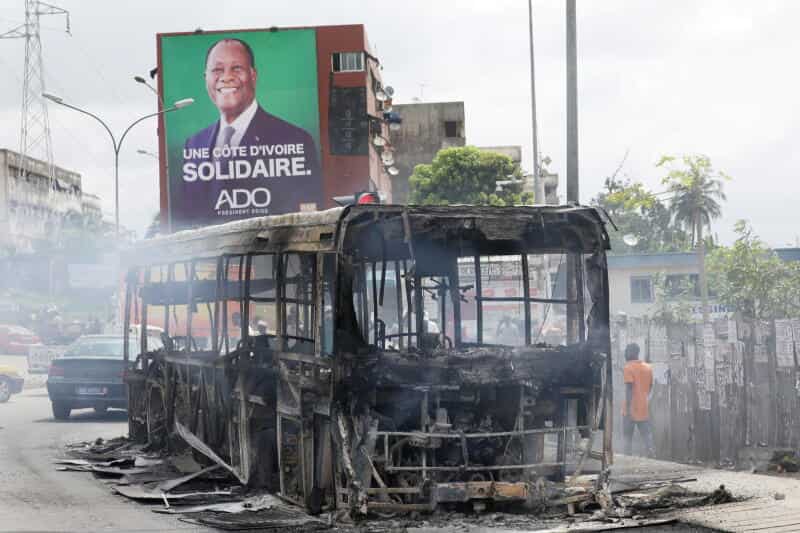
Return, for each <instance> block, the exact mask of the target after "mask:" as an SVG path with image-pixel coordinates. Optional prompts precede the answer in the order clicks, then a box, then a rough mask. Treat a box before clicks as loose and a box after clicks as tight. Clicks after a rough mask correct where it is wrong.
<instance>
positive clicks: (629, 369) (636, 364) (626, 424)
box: [622, 342, 655, 457]
mask: <svg viewBox="0 0 800 533" xmlns="http://www.w3.org/2000/svg"><path fill="white" fill-rule="evenodd" d="M625 360H626V361H627V362H626V363H625V369H624V370H623V372H622V375H623V378H624V381H625V403H624V404H623V406H622V427H623V431H624V433H625V454H626V455H630V454H631V451H632V449H633V430H634V429H635V428H638V429H639V436H640V437H641V438H642V441H643V442H644V446H645V448H646V449H647V455H648V456H649V457H652V456H653V455H654V453H655V449H654V446H653V428H652V426H651V425H650V399H649V396H650V391H651V390H652V389H653V368H652V367H651V366H650V365H649V364H647V363H645V362H644V361H640V360H639V345H638V344H636V343H635V342H634V343H631V344H628V345H627V346H626V347H625Z"/></svg>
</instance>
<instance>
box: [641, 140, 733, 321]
mask: <svg viewBox="0 0 800 533" xmlns="http://www.w3.org/2000/svg"><path fill="white" fill-rule="evenodd" d="M656 166H658V167H663V168H666V169H667V171H668V172H667V175H666V176H665V177H664V178H663V179H662V183H663V184H664V185H666V186H667V189H668V190H669V191H670V192H671V193H672V201H671V203H670V210H671V211H672V216H673V220H674V221H675V223H676V225H679V226H681V227H683V228H684V229H685V230H687V231H688V232H689V234H690V236H691V240H690V242H691V244H692V246H695V245H697V246H696V250H697V261H698V264H699V266H700V299H701V301H702V306H703V322H704V323H705V322H708V280H707V279H706V265H705V256H706V242H705V240H704V238H703V230H704V229H706V228H707V229H709V230H710V229H711V221H712V220H715V219H717V218H719V217H720V216H722V207H721V205H720V202H723V201H725V199H726V198H725V193H724V192H723V190H722V182H723V180H728V179H730V178H729V177H728V176H727V175H726V174H725V173H724V172H721V171H718V170H715V169H714V168H713V166H712V165H711V160H710V159H709V158H708V157H707V156H704V155H684V156H681V157H680V158H676V157H673V156H663V157H662V158H661V161H659V162H658V164H657V165H656Z"/></svg>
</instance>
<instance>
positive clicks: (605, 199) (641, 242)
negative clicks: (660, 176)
mask: <svg viewBox="0 0 800 533" xmlns="http://www.w3.org/2000/svg"><path fill="white" fill-rule="evenodd" d="M592 203H594V204H596V205H599V206H600V207H602V208H603V209H604V210H605V211H606V212H607V213H608V215H609V216H610V217H611V219H612V220H613V221H614V224H615V225H616V226H617V228H618V230H619V231H611V232H610V237H611V251H612V253H616V254H625V253H643V252H676V251H681V250H685V249H687V246H688V238H687V234H686V232H685V231H683V230H682V228H680V227H679V226H675V225H674V224H673V223H672V213H671V211H670V209H669V207H668V206H666V205H665V204H664V203H663V202H662V201H660V200H659V199H658V198H657V197H656V196H655V195H654V194H653V193H652V192H650V191H649V190H647V189H646V188H645V186H644V185H643V184H642V183H640V182H637V181H631V180H629V179H626V180H624V181H623V180H620V179H617V178H615V177H613V176H612V177H610V178H606V181H605V185H604V188H603V190H602V191H601V192H600V194H598V195H597V197H596V198H594V200H593V201H592ZM625 235H635V236H636V238H637V239H638V242H637V244H636V245H635V246H630V245H628V244H626V243H625V242H624V241H623V237H624V236H625Z"/></svg>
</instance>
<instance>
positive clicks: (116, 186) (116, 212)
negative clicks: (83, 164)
mask: <svg viewBox="0 0 800 533" xmlns="http://www.w3.org/2000/svg"><path fill="white" fill-rule="evenodd" d="M42 96H43V97H44V98H47V99H48V100H50V101H51V102H54V103H56V104H59V105H63V106H64V107H68V108H70V109H73V110H75V111H77V112H79V113H83V114H84V115H89V116H90V117H92V118H93V119H95V120H96V121H97V122H99V123H100V124H101V125H102V126H103V127H104V128H105V130H106V131H107V132H108V135H109V136H110V137H111V144H112V145H113V146H114V223H115V225H116V233H117V238H119V151H120V149H121V148H122V142H123V141H124V140H125V136H127V135H128V132H129V131H131V128H133V127H134V126H135V125H137V124H138V123H140V122H141V121H143V120H144V119H147V118H150V117H155V116H158V115H161V114H164V113H169V112H171V111H177V110H178V109H181V108H182V107H186V106H189V105H192V104H193V103H194V99H193V98H184V99H182V100H178V101H177V102H175V103H174V104H172V107H169V108H167V109H162V110H161V111H158V112H157V113H150V114H148V115H144V116H143V117H139V118H137V119H136V120H134V121H133V122H132V123H131V124H130V126H128V127H127V128H125V131H123V132H122V136H120V138H119V141H117V138H116V137H114V134H113V133H112V132H111V128H109V127H108V125H107V124H106V123H105V122H103V121H102V119H100V117H98V116H97V115H95V114H93V113H90V112H89V111H86V110H84V109H81V108H80V107H76V106H74V105H72V104H68V103H66V102H65V101H64V99H63V98H60V97H58V96H55V95H52V94H48V93H43V94H42Z"/></svg>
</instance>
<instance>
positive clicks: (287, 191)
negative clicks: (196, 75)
mask: <svg viewBox="0 0 800 533" xmlns="http://www.w3.org/2000/svg"><path fill="white" fill-rule="evenodd" d="M281 33H284V34H286V33H289V31H287V32H281ZM252 34H253V35H250V37H251V38H250V39H246V38H243V37H242V36H229V35H214V36H213V37H214V38H213V40H212V41H211V42H210V44H208V45H207V46H206V47H205V48H204V53H203V55H202V58H200V59H201V61H202V65H203V82H204V90H205V92H206V94H207V99H208V101H209V103H210V104H212V105H213V108H214V110H215V111H214V114H213V115H212V116H211V117H208V116H207V115H208V113H207V112H206V113H204V115H206V119H205V125H202V126H200V127H199V128H198V127H194V128H193V129H192V130H189V127H188V125H187V124H181V125H182V126H183V127H182V128H180V129H182V130H183V131H188V133H186V134H184V136H183V139H184V140H183V142H182V146H181V147H180V153H179V154H178V155H179V157H175V154H174V153H170V168H169V174H170V179H171V182H170V183H171V185H172V187H171V197H170V199H171V204H172V212H173V220H174V221H176V222H177V224H176V225H177V226H178V227H188V226H199V225H206V224H215V223H221V222H226V221H229V220H235V219H240V218H247V217H252V216H260V215H267V214H279V213H286V212H292V211H298V210H299V207H300V204H319V203H320V188H321V169H320V164H319V152H318V148H317V147H318V144H317V142H315V138H314V136H313V135H312V134H311V133H310V132H309V131H307V130H306V129H304V128H303V127H300V126H299V125H296V124H293V123H292V122H290V121H289V120H286V119H284V118H281V117H279V116H277V115H276V114H273V113H271V112H269V111H267V109H265V107H266V108H269V107H270V104H271V103H273V102H271V100H272V99H271V96H275V95H277V94H279V92H278V91H277V90H272V91H269V90H263V89H262V88H261V86H262V85H266V84H263V83H262V81H263V80H264V79H265V78H267V79H268V77H269V76H271V75H273V76H278V75H280V74H279V72H275V73H271V72H269V67H268V66H266V68H260V67H259V64H258V62H257V57H258V54H259V53H260V52H261V51H262V50H263V53H264V54H265V55H266V56H267V57H269V56H270V55H271V54H280V53H284V54H286V53H287V52H292V50H291V48H292V46H291V44H292V43H287V45H285V46H282V47H281V46H269V44H267V45H266V46H264V45H262V46H260V47H259V46H256V47H254V46H252V45H251V44H250V43H249V42H248V40H253V41H256V44H257V45H258V44H261V43H262V42H263V41H259V40H258V39H253V37H256V36H258V35H260V34H261V32H252ZM277 36H280V33H279V34H277V35H275V36H270V37H272V39H271V40H272V41H273V43H274V42H276V37H277ZM186 37H191V36H186ZM203 37H206V38H207V37H208V36H205V35H204V36H203ZM312 37H313V34H312ZM265 44H266V43H265ZM294 44H297V43H296V42H295V43H294ZM195 49H196V47H195ZM162 51H163V46H162ZM294 52H296V50H294ZM313 52H314V54H315V50H313ZM284 64H285V63H284ZM312 68H314V69H315V68H316V62H314V64H313V66H312ZM265 70H266V73H264V71H265ZM276 70H279V69H276ZM165 74H167V72H165ZM165 81H166V79H165ZM271 81H273V87H276V85H275V83H274V80H271ZM313 82H314V83H313V85H314V86H313V87H310V86H308V85H307V84H306V87H304V88H305V89H306V91H305V94H303V91H302V90H301V91H297V92H294V91H292V90H291V86H290V85H291V83H283V84H280V83H279V84H278V85H277V87H280V90H281V92H283V98H282V99H281V98H280V97H278V98H277V100H278V102H276V104H277V105H276V107H277V108H279V110H282V111H284V113H283V114H284V115H287V114H288V115H291V114H292V113H291V109H292V108H293V107H294V106H305V107H311V108H313V109H314V110H316V109H317V98H316V94H315V92H316V78H315V77H314V79H313ZM309 89H313V92H312V91H311V90H309ZM302 96H306V97H305V98H302V100H304V101H299V99H300V98H298V97H302ZM309 96H310V97H312V98H313V106H309V100H310V99H311V98H308V97H309ZM306 114H308V111H306ZM175 115H177V114H175ZM169 118H170V120H171V122H170V123H169V124H168V136H169V137H170V139H172V140H173V142H172V143H171V144H172V149H173V150H172V151H173V152H174V151H175V150H177V149H178V146H175V145H176V144H177V143H175V142H174V141H175V140H177V139H175V138H174V135H173V131H172V122H176V121H177V120H178V118H179V117H169ZM194 118H197V117H194ZM314 119H315V120H318V116H316V117H314ZM182 122H186V120H185V119H184V121H182ZM192 122H196V121H195V120H193V121H192ZM312 123H313V121H312ZM315 133H316V136H317V138H318V136H319V133H318V129H317V131H316V132H315ZM176 159H177V161H176V162H177V163H178V164H177V165H175V164H173V161H174V160H176Z"/></svg>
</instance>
